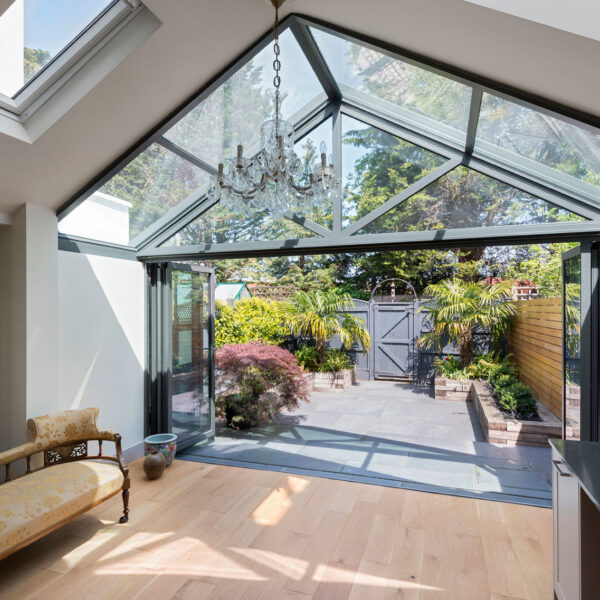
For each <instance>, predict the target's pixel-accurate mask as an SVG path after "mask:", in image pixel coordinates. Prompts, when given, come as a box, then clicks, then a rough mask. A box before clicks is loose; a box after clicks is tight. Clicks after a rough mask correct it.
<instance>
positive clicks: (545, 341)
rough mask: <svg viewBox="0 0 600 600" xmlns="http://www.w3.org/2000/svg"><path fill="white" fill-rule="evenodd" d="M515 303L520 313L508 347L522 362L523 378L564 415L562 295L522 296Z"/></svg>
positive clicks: (555, 410) (545, 402)
mask: <svg viewBox="0 0 600 600" xmlns="http://www.w3.org/2000/svg"><path fill="white" fill-rule="evenodd" d="M514 304H515V306H516V308H517V315H516V318H515V321H514V323H513V325H512V326H511V329H510V332H509V335H508V350H509V352H511V353H512V354H513V355H514V357H515V359H516V361H517V363H518V365H519V373H520V377H519V379H521V381H522V382H523V383H526V384H527V385H528V386H529V387H530V388H531V389H532V391H533V395H534V396H535V397H536V398H537V399H538V400H539V401H540V402H542V403H543V404H544V405H545V406H546V407H547V408H548V409H550V411H552V412H553V413H554V414H555V415H556V416H557V417H559V418H561V415H562V391H563V390H562V375H563V373H562V299H561V298H540V299H537V300H520V301H518V302H515V303H514Z"/></svg>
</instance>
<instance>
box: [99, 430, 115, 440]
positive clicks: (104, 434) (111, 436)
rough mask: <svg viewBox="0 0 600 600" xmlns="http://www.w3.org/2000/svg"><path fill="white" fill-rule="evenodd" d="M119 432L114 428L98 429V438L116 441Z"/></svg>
mask: <svg viewBox="0 0 600 600" xmlns="http://www.w3.org/2000/svg"><path fill="white" fill-rule="evenodd" d="M118 435H119V434H118V433H117V432H116V431H113V430H112V429H98V439H99V440H106V441H107V442H116V441H117V436H118Z"/></svg>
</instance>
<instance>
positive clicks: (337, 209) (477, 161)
mask: <svg viewBox="0 0 600 600" xmlns="http://www.w3.org/2000/svg"><path fill="white" fill-rule="evenodd" d="M309 26H310V27H316V28H318V29H322V30H324V31H326V32H328V33H331V34H333V35H337V36H340V37H343V38H347V39H350V40H351V41H353V42H359V43H361V44H365V45H367V46H369V47H372V48H373V49H375V50H377V51H378V52H383V53H386V54H388V55H390V56H392V57H394V58H398V59H400V60H402V61H404V62H406V63H409V64H413V65H416V66H418V67H419V68H423V69H426V70H429V71H432V72H434V73H438V74H440V75H442V76H444V77H447V78H450V79H453V80H455V81H458V82H460V83H462V84H465V85H467V86H469V87H470V88H471V89H472V94H471V104H470V109H469V117H468V125H467V132H466V139H465V143H464V145H461V146H458V145H455V144H453V143H452V142H448V141H447V140H446V139H444V138H442V137H437V136H435V135H433V134H432V133H431V132H427V133H425V132H422V131H418V130H416V129H415V128H414V127H410V128H409V127H408V126H407V124H406V123H404V122H402V121H401V120H400V119H397V118H395V117H394V115H391V114H389V113H386V112H385V111H383V110H382V109H381V107H379V106H377V103H372V102H368V101H367V100H365V99H364V98H359V97H351V98H349V97H347V96H344V95H343V93H342V91H341V90H340V86H339V85H338V83H337V81H336V80H335V78H334V77H333V75H332V73H331V72H330V70H329V67H328V66H327V64H326V62H325V60H324V58H323V56H322V54H321V52H320V50H319V48H318V46H317V44H316V42H315V41H314V39H313V37H312V35H311V33H310V31H309V29H308V27H309ZM288 28H289V29H290V30H291V32H292V34H293V35H294V37H295V39H296V41H297V42H298V44H299V46H300V48H301V50H302V51H303V53H304V55H305V56H306V58H307V60H308V62H309V64H310V66H311V67H312V69H313V70H314V72H315V74H316V76H317V78H318V80H319V82H320V84H321V86H322V88H323V90H324V92H325V94H321V95H320V96H319V97H317V98H316V99H315V100H314V101H313V102H312V103H310V104H309V105H307V106H305V107H304V108H303V109H302V110H301V111H299V113H297V114H296V115H294V116H293V117H292V118H291V119H290V120H291V121H292V123H293V124H294V131H295V140H296V141H298V140H299V139H300V138H302V137H303V136H305V135H306V134H308V133H309V132H310V131H312V130H313V129H314V128H315V127H317V126H318V125H320V124H321V123H323V122H324V121H326V120H327V119H328V118H330V117H331V119H332V128H333V162H334V166H335V168H336V170H337V171H338V172H341V169H340V165H341V152H342V147H341V116H342V115H348V116H350V117H353V118H356V119H358V120H360V121H363V122H364V123H366V124H367V125H371V126H373V127H377V128H379V129H381V130H383V131H385V132H388V133H390V134H392V135H395V136H398V137H401V138H402V139H404V140H406V141H408V142H411V143H414V144H417V145H419V146H421V147H423V148H426V149H428V150H431V151H433V152H436V153H437V154H439V155H441V156H443V157H445V158H446V159H447V160H446V162H445V163H444V164H442V165H441V166H439V167H437V168H436V169H434V170H433V171H431V172H430V173H428V174H427V175H425V176H424V177H422V178H421V179H419V180H418V181H416V182H415V183H413V184H412V185H410V186H408V187H407V188H406V189H405V190H403V191H402V192H400V193H399V194H397V195H396V196H394V197H392V198H391V199H389V200H388V201H387V202H386V203H384V204H383V205H382V206H380V207H377V208H376V209H375V210H373V211H372V212H371V213H369V214H368V215H366V216H365V217H363V218H361V219H360V220H359V221H357V222H355V223H353V224H352V225H351V226H350V227H347V228H345V229H343V228H342V198H341V195H339V194H338V198H337V200H336V202H335V203H334V206H333V226H332V229H331V230H329V229H327V228H326V227H323V226H322V225H319V224H317V223H315V222H313V221H312V220H310V219H308V218H306V217H302V216H299V215H294V214H287V215H286V216H287V217H288V218H289V219H291V220H292V221H294V222H296V223H298V224H300V225H302V226H303V227H305V228H306V229H307V230H309V231H311V232H313V233H316V234H317V235H318V236H319V237H313V238H306V239H294V240H276V241H264V242H263V241H261V242H244V243H220V244H203V245H195V246H184V247H173V246H169V247H161V244H163V243H164V242H166V241H167V240H168V239H169V238H170V237H172V236H173V235H174V234H176V233H177V232H178V231H180V230H181V229H182V228H183V227H185V226H186V225H187V224H189V223H191V222H193V221H194V219H196V218H197V217H198V216H200V215H201V214H202V213H204V212H206V211H207V210H209V209H210V208H211V207H212V206H213V205H214V201H211V200H209V199H208V197H207V194H206V193H207V191H208V184H205V185H204V186H203V187H201V188H198V189H197V190H195V191H194V192H193V193H192V194H190V195H189V196H188V197H187V198H186V199H185V200H183V201H182V202H181V203H180V204H178V205H177V206H176V207H174V208H173V209H171V210H170V211H169V212H167V213H166V214H165V215H163V216H162V217H161V218H159V219H158V220H157V221H156V222H155V223H154V224H152V225H151V226H150V227H148V228H147V229H146V230H145V231H143V232H142V234H140V235H138V236H137V237H136V238H134V239H133V240H132V243H131V246H132V248H126V247H122V246H116V245H112V244H110V243H98V246H100V247H101V248H99V249H98V252H99V253H102V252H104V251H105V250H106V249H107V248H108V249H110V248H112V250H113V254H114V253H115V252H116V253H120V254H127V256H128V257H131V255H132V254H134V253H135V256H136V257H137V258H138V259H139V260H143V261H147V262H158V261H161V262H162V261H165V260H170V259H184V260H190V259H193V258H203V259H208V258H223V257H232V256H239V257H243V256H272V255H278V254H316V253H332V252H357V251H373V250H377V249H399V248H430V247H450V246H461V247H466V246H469V245H471V246H472V245H482V243H484V244H486V245H490V244H515V243H531V242H544V241H545V242H550V241H567V240H568V241H583V240H589V239H600V194H599V195H598V199H597V202H594V201H593V200H590V198H589V197H586V196H585V195H579V194H577V193H574V192H573V191H571V190H570V191H569V192H567V191H566V190H564V189H561V188H560V187H558V186H556V185H553V184H552V185H551V184H548V182H547V181H543V180H541V178H536V177H535V176H533V175H531V174H523V173H516V172H514V171H513V170H510V169H509V168H507V166H506V165H504V164H502V163H501V162H500V161H495V160H494V159H493V158H490V157H485V158H481V157H475V156H473V148H474V143H475V135H476V131H477V124H478V119H479V112H480V107H481V100H482V96H483V93H484V92H489V93H491V94H493V95H495V96H499V97H501V98H504V99H507V100H510V101H511V102H514V103H517V104H520V105H522V106H525V107H527V108H532V109H535V110H537V111H543V112H544V113H546V114H548V115H550V116H552V117H557V118H560V119H562V120H566V121H568V122H572V123H575V124H577V125H580V126H581V125H582V124H583V125H589V126H592V127H595V128H598V129H600V117H598V116H595V115H591V114H588V113H584V112H582V111H579V110H576V109H573V108H570V107H568V106H564V105H561V104H559V103H556V102H553V101H550V100H547V99H544V98H541V97H538V96H536V95H534V94H530V93H527V92H523V91H521V90H517V89H515V88H512V87H510V86H506V85H503V84H500V83H497V82H493V81H491V80H489V79H486V78H484V77H481V76H478V75H475V74H472V73H469V72H467V71H464V70H462V69H459V68H456V67H453V66H451V65H447V64H444V63H441V62H439V61H436V60H432V59H430V58H427V57H424V56H421V55H418V54H416V53H414V52H410V51H406V50H403V49H402V48H399V47H396V46H393V45H390V44H387V43H384V42H381V41H379V40H374V39H372V38H370V37H369V36H364V35H362V34H360V33H356V32H352V31H348V30H346V29H343V28H340V27H338V26H335V25H331V24H328V23H326V22H323V21H320V20H318V19H313V18H311V17H307V16H303V15H298V14H291V15H289V16H288V17H286V18H285V19H284V21H283V22H282V24H281V27H280V31H283V30H285V29H288ZM272 39H273V36H272V31H271V30H269V31H268V32H267V33H266V34H265V35H263V36H262V37H261V38H260V39H259V40H258V41H257V42H256V43H255V44H253V45H252V46H251V47H250V48H249V49H248V50H247V51H246V52H245V53H243V54H242V55H241V56H239V57H238V58H237V59H235V60H234V61H233V62H232V63H231V64H230V65H228V66H227V67H226V68H225V69H224V70H223V71H221V72H220V73H219V74H218V75H216V76H215V77H214V78H213V79H212V80H211V81H209V82H208V83H207V84H206V85H205V86H203V87H202V88H201V89H200V90H199V91H198V92H197V93H196V94H194V95H193V96H192V97H190V98H188V99H187V100H186V101H185V102H184V103H183V104H182V105H181V106H180V107H179V108H178V109H176V110H175V111H174V112H173V113H172V114H170V115H169V116H168V117H167V118H166V119H164V120H163V121H162V122H161V123H159V124H158V125H157V126H156V127H155V128H154V129H152V130H151V131H150V132H149V133H148V134H147V135H145V136H144V137H143V138H141V139H140V140H138V142H136V144H134V145H133V146H132V147H131V148H130V149H129V150H128V151H127V152H126V153H124V154H123V155H122V156H121V157H120V158H119V159H117V160H116V161H114V162H113V163H112V164H111V165H109V166H108V167H107V168H106V169H105V170H103V171H102V172H101V173H100V174H99V175H98V176H97V177H96V178H95V179H94V180H93V181H92V182H90V183H89V184H88V185H87V186H85V187H84V188H83V189H82V190H80V192H78V193H77V194H76V195H75V196H73V197H72V198H71V199H70V200H69V201H68V202H66V203H65V204H64V205H63V206H62V207H61V208H60V209H59V210H58V217H59V219H60V218H62V217H63V216H66V215H67V214H68V213H69V212H70V211H72V210H73V209H74V208H76V207H77V206H78V205H79V204H80V203H81V202H83V201H84V200H85V199H86V198H87V197H88V196H89V195H90V194H91V193H92V192H93V191H95V190H97V189H98V188H100V187H101V186H102V185H103V184H104V183H106V182H107V181H108V180H109V179H110V178H111V177H112V176H113V175H115V174H116V173H118V172H119V171H120V170H121V169H122V168H123V167H124V166H126V165H127V164H128V163H129V162H130V161H131V160H133V159H134V158H135V157H136V156H138V155H139V154H140V153H141V152H143V151H144V150H146V149H147V148H148V147H149V146H150V145H151V144H153V143H157V144H160V145H161V146H163V147H165V148H166V149H168V150H169V151H171V152H174V153H175V154H177V155H178V156H180V157H181V158H183V159H184V160H187V161H189V162H191V163H192V164H194V165H195V166H197V167H199V168H201V169H203V170H204V171H205V172H207V173H209V174H214V173H215V168H214V167H213V166H212V165H209V164H207V163H206V162H205V161H203V160H201V159H200V158H198V157H197V156H195V155H193V154H190V153H189V152H187V151H186V150H185V149H183V148H181V147H179V146H178V145H176V144H174V143H173V142H171V141H169V140H167V139H166V138H165V137H163V135H164V134H165V133H166V131H167V130H168V129H169V128H170V127H171V126H173V125H174V124H175V123H176V122H178V121H179V120H180V119H181V118H182V117H184V116H185V115H186V114H187V113H189V112H190V111H191V110H193V109H194V108H195V107H196V106H197V105H198V104H199V103H200V102H202V101H203V100H205V99H206V98H207V97H208V96H209V95H210V94H211V93H212V92H214V91H215V90H216V89H217V88H218V87H219V86H220V85H221V84H222V83H224V82H225V81H226V80H227V79H228V78H229V77H231V76H232V75H233V74H234V73H235V72H236V71H238V69H240V68H241V67H242V66H243V65H245V64H246V63H247V62H248V61H249V60H251V59H252V58H253V57H254V56H256V54H258V52H260V51H261V50H262V49H264V48H265V47H266V46H267V45H268V44H269V43H270V42H271V41H272ZM458 165H465V166H468V167H469V168H471V169H473V170H475V171H478V172H481V173H483V174H485V175H488V176H490V177H493V178H496V179H498V180H499V181H501V182H504V183H506V184H508V185H511V186H513V187H516V188H518V189H520V190H522V191H524V192H527V193H530V194H533V195H536V196H538V197H539V198H542V199H544V200H546V201H548V202H551V203H552V204H555V205H556V206H559V207H561V208H564V209H566V210H569V211H572V212H575V213H577V214H579V215H581V216H583V217H586V218H587V219H589V220H588V221H585V222H570V223H569V222H559V223H545V224H536V225H504V226H496V227H481V228H463V229H447V230H445V229H440V230H432V231H408V232H398V233H379V234H367V235H360V236H356V235H353V234H355V233H356V232H357V231H358V230H359V229H361V228H363V227H364V226H365V225H367V224H368V223H370V222H372V221H373V220H374V219H376V218H377V217H379V216H381V215H382V214H384V213H386V212H387V211H389V210H391V209H392V208H394V207H396V206H398V205H399V204H400V203H402V202H403V201H404V200H406V199H407V198H409V197H411V196H412V195H414V194H416V193H418V192H419V191H421V190H422V189H423V188H425V187H426V186H427V185H429V184H431V183H432V182H433V181H435V180H436V179H438V178H440V177H442V176H443V175H444V174H446V173H448V172H449V171H450V170H452V169H453V168H455V167H456V166H458ZM59 238H60V243H61V247H62V248H64V249H67V247H69V248H70V249H73V248H76V247H78V245H79V244H85V246H86V248H88V249H89V247H90V245H94V244H96V242H93V241H91V240H85V241H82V240H78V239H77V238H71V237H69V236H65V235H62V234H61V235H60V236H59ZM81 251H83V250H81Z"/></svg>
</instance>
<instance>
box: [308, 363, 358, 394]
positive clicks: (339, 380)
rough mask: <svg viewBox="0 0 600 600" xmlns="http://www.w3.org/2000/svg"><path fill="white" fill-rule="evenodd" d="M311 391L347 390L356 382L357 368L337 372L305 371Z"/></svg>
mask: <svg viewBox="0 0 600 600" xmlns="http://www.w3.org/2000/svg"><path fill="white" fill-rule="evenodd" d="M304 376H305V378H306V382H307V384H308V389H309V391H312V392H345V391H346V390H348V389H349V388H350V387H351V386H352V385H353V384H354V383H356V369H355V368H353V369H344V370H343V371H338V372H337V373H305V375H304Z"/></svg>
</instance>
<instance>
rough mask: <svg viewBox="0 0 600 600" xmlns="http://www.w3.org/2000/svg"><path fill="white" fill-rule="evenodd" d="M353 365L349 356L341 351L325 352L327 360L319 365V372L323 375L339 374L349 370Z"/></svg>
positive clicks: (331, 350) (330, 350)
mask: <svg viewBox="0 0 600 600" xmlns="http://www.w3.org/2000/svg"><path fill="white" fill-rule="evenodd" d="M351 366H352V365H351V364H350V359H349V358H348V355H347V354H346V353H345V352H344V351H343V350H339V349H329V350H325V359H324V360H323V363H322V364H321V365H319V371H321V372H322V373H331V372H333V373H337V372H338V371H343V370H344V369H349V368H350V367H351Z"/></svg>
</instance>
